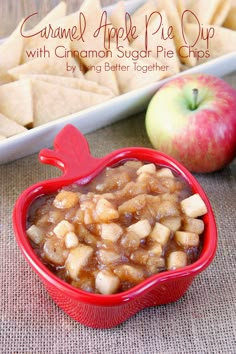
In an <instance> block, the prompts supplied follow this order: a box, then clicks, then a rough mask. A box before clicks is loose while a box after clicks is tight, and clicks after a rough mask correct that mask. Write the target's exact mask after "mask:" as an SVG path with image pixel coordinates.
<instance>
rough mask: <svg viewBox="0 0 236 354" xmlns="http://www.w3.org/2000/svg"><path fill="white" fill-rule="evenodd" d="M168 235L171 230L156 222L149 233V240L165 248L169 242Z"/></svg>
mask: <svg viewBox="0 0 236 354" xmlns="http://www.w3.org/2000/svg"><path fill="white" fill-rule="evenodd" d="M170 233H171V230H170V229H169V228H168V227H167V226H165V225H162V224H161V223H159V222H156V224H155V226H154V228H153V229H152V232H151V233H150V236H149V238H150V239H151V240H152V241H155V242H158V243H160V244H161V245H162V246H165V245H166V244H167V242H168V240H169V237H170Z"/></svg>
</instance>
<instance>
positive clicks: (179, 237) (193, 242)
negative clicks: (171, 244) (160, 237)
mask: <svg viewBox="0 0 236 354" xmlns="http://www.w3.org/2000/svg"><path fill="white" fill-rule="evenodd" d="M175 240H176V242H177V243H179V244H181V245H182V246H184V247H187V248H188V247H197V246H198V245H199V235H198V234H196V233H193V232H185V231H176V233H175Z"/></svg>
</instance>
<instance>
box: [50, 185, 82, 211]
mask: <svg viewBox="0 0 236 354" xmlns="http://www.w3.org/2000/svg"><path fill="white" fill-rule="evenodd" d="M78 202H79V195H78V194H77V193H75V192H71V191H65V190H62V191H61V192H59V193H58V194H57V196H56V198H55V199H54V201H53V205H54V206H55V207H56V208H58V209H69V208H73V207H74V206H75V205H76V204H77V203H78Z"/></svg>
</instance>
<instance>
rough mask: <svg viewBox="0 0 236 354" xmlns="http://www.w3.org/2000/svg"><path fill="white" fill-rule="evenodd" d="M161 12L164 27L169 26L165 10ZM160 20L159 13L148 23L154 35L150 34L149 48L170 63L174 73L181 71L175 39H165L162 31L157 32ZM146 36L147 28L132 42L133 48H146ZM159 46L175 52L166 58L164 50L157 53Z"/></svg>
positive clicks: (155, 54) (156, 56) (163, 61)
mask: <svg viewBox="0 0 236 354" xmlns="http://www.w3.org/2000/svg"><path fill="white" fill-rule="evenodd" d="M160 14H161V18H162V25H163V27H164V28H168V27H169V23H168V20H167V16H166V13H165V11H164V10H162V11H161V12H160ZM159 21H160V16H159V15H153V16H152V18H151V19H150V22H149V25H148V31H149V33H151V34H152V35H150V36H149V38H148V41H147V50H150V51H151V54H152V56H153V57H154V58H158V59H159V60H160V61H161V62H162V63H163V64H165V65H168V66H169V71H171V72H172V74H173V75H174V74H177V73H178V72H179V68H180V62H179V59H178V55H177V53H176V48H175V43H174V40H173V39H167V40H163V39H162V38H161V33H160V32H159V31H158V32H157V33H155V32H156V30H157V27H158V26H157V23H159ZM153 33H155V34H153ZM145 36H146V29H144V30H143V31H142V32H141V33H140V34H139V36H138V38H137V39H135V40H134V41H133V42H132V44H131V46H132V47H133V48H137V49H140V50H145ZM157 46H158V47H160V48H165V51H169V52H170V51H171V52H172V53H173V56H172V57H168V58H166V57H165V56H164V50H162V51H160V53H158V54H157Z"/></svg>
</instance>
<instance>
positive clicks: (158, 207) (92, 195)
mask: <svg viewBox="0 0 236 354" xmlns="http://www.w3.org/2000/svg"><path fill="white" fill-rule="evenodd" d="M206 213H207V208H206V205H205V203H204V201H203V200H202V198H201V197H200V196H199V194H193V192H192V190H191V188H190V186H189V185H188V183H187V182H186V181H185V180H184V179H183V178H182V177H180V176H178V175H177V174H176V173H175V172H174V171H172V170H171V169H169V168H167V167H162V166H157V165H155V164H153V163H145V162H140V161H136V160H128V161H125V162H123V163H122V164H119V165H116V166H112V167H107V168H105V169H104V170H103V171H102V172H101V173H100V174H99V175H98V176H97V177H95V178H94V179H93V180H92V181H91V182H90V183H88V184H86V185H81V184H79V183H74V184H72V185H69V186H65V187H63V188H62V189H60V190H58V191H57V193H55V194H53V195H45V196H40V197H38V198H37V199H36V200H35V201H34V202H33V204H32V205H31V207H30V209H29V212H28V216H27V225H26V228H27V231H26V232H27V235H28V238H29V241H30V243H31V245H32V247H33V249H34V251H35V252H36V254H37V255H38V257H39V258H40V259H41V261H42V262H43V263H44V264H45V265H46V266H47V267H48V268H49V269H50V270H51V271H52V272H53V273H54V274H55V275H56V276H58V277H59V278H61V279H62V280H64V281H66V282H68V283H69V284H71V285H72V286H74V287H76V288H79V289H81V290H84V291H87V292H91V293H97V294H104V295H109V294H114V293H118V292H123V291H126V290H128V289H130V288H131V287H133V286H135V285H137V284H139V283H140V282H142V281H143V280H145V279H147V278H148V277H150V276H153V275H155V274H157V273H160V272H164V271H172V270H175V269H178V268H182V267H185V266H187V265H189V264H192V263H193V262H195V261H196V260H197V259H198V258H199V255H200V252H201V247H202V237H201V235H202V233H203V231H204V222H203V220H202V219H201V216H202V215H204V214H206Z"/></svg>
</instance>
